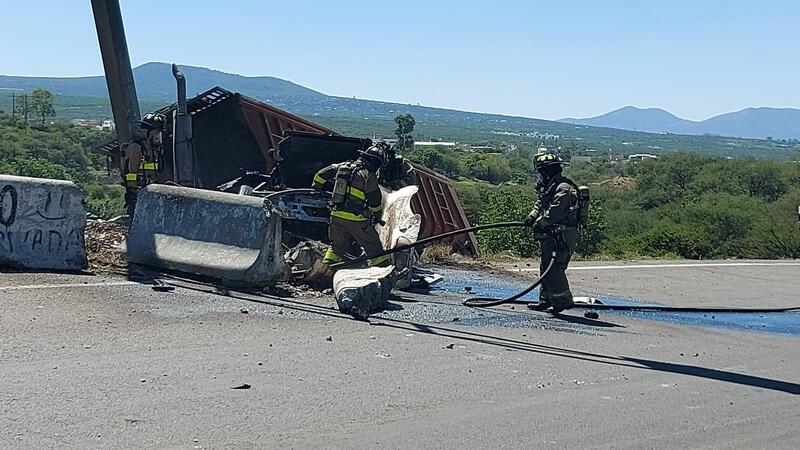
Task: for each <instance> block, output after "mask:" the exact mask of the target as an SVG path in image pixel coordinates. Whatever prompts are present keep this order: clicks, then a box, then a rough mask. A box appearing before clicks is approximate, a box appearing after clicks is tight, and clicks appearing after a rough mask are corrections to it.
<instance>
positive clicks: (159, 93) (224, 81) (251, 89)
mask: <svg viewBox="0 0 800 450" xmlns="http://www.w3.org/2000/svg"><path fill="white" fill-rule="evenodd" d="M180 68H181V71H182V72H183V74H184V75H185V76H186V92H187V94H188V95H189V96H190V97H191V96H193V95H194V94H199V93H201V92H203V91H205V90H207V89H209V88H211V87H214V86H223V87H226V88H227V89H228V90H232V91H239V92H247V93H248V95H250V96H252V97H257V98H260V99H264V100H267V101H268V100H269V99H270V97H274V98H296V99H307V98H318V99H319V98H324V97H326V95H325V94H321V93H319V92H317V91H314V90H312V89H308V88H305V87H303V86H300V85H299V84H295V83H292V82H290V81H286V80H282V79H280V78H274V77H245V76H242V75H235V74H230V73H225V72H220V71H218V70H212V69H206V68H205V67H193V66H180ZM133 78H134V80H135V81H136V94H137V95H138V96H139V98H142V99H148V100H165V101H174V99H175V95H176V94H175V78H173V77H172V66H171V65H170V64H165V63H158V62H151V63H147V64H142V65H141V66H138V67H136V68H135V69H133ZM35 87H43V88H45V89H48V90H49V91H51V92H53V93H54V94H57V95H71V96H83V97H107V96H108V88H107V87H106V80H105V77H104V76H102V75H99V76H94V77H74V78H54V77H12V76H5V75H0V89H23V90H31V89H33V88H35Z"/></svg>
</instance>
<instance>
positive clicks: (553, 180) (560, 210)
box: [524, 153, 589, 314]
mask: <svg viewBox="0 0 800 450" xmlns="http://www.w3.org/2000/svg"><path fill="white" fill-rule="evenodd" d="M565 164H566V163H565V162H564V161H563V160H562V159H561V158H559V157H558V156H557V155H554V154H551V153H537V154H536V156H535V157H534V161H533V167H534V170H535V171H536V175H537V182H536V190H537V193H538V199H537V201H536V203H535V204H534V207H533V210H532V211H531V212H530V214H528V217H527V218H526V219H525V221H524V222H525V225H527V226H529V227H531V228H532V230H533V232H534V234H535V236H536V238H537V239H538V241H539V244H540V248H541V252H542V258H541V262H540V266H539V273H540V274H544V273H545V271H546V270H547V268H548V266H549V265H550V263H551V260H553V259H555V260H554V261H553V266H552V268H550V271H549V272H547V273H546V275H545V276H544V278H543V280H542V284H541V286H540V290H539V302H538V303H530V304H528V308H530V309H534V310H537V311H545V310H547V311H548V312H551V313H553V314H558V313H559V312H561V311H564V310H566V309H570V308H572V307H573V306H574V304H573V299H572V292H571V291H570V288H569V282H568V281H567V275H566V273H565V272H566V270H567V266H568V265H569V261H570V259H571V258H572V253H573V252H574V251H575V247H576V245H577V243H578V233H579V229H581V228H583V227H585V226H586V225H587V222H588V215H589V189H588V188H586V187H580V188H579V187H578V186H577V185H576V184H575V183H574V182H573V181H572V180H570V179H569V178H567V177H565V176H564V175H563V174H562V166H563V165H565Z"/></svg>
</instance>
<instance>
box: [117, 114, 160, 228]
mask: <svg viewBox="0 0 800 450" xmlns="http://www.w3.org/2000/svg"><path fill="white" fill-rule="evenodd" d="M166 123H167V120H166V117H164V115H162V114H154V113H150V114H146V115H145V116H144V117H143V118H142V120H140V121H139V133H138V134H137V135H136V136H134V138H133V140H131V142H128V143H127V144H125V145H123V146H122V152H121V154H120V156H121V167H120V169H121V172H122V179H123V183H124V185H125V207H126V209H127V211H128V215H129V216H131V217H133V213H134V210H135V208H136V195H137V194H138V192H139V189H140V188H142V187H144V186H147V185H148V184H150V183H153V182H154V181H155V180H156V174H157V173H158V171H159V163H160V161H161V158H162V156H163V149H162V147H161V142H162V138H161V133H162V131H164V129H165V126H166Z"/></svg>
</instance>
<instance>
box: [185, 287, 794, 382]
mask: <svg viewBox="0 0 800 450" xmlns="http://www.w3.org/2000/svg"><path fill="white" fill-rule="evenodd" d="M180 281H181V282H180V283H171V284H174V285H175V286H176V287H180V288H184V289H189V290H194V291H197V292H204V293H208V294H216V292H215V290H214V288H213V287H210V286H208V285H206V284H201V283H197V282H194V281H190V280H180ZM227 296H228V297H231V298H235V299H238V300H245V301H249V302H254V303H260V304H265V305H270V306H276V307H281V308H286V309H292V310H295V311H300V312H306V313H312V314H318V315H323V316H327V317H335V318H340V319H346V320H355V319H353V318H352V317H350V316H348V315H346V314H342V313H339V312H338V311H336V310H335V309H331V308H328V307H323V306H318V305H313V304H309V303H303V302H299V301H296V300H292V299H288V298H284V297H274V296H269V295H267V294H262V293H248V292H241V291H233V290H230V291H227ZM566 317H570V318H571V319H572V320H578V321H579V322H577V323H583V324H587V325H592V326H596V325H594V322H596V321H594V320H590V319H583V318H580V317H574V316H561V317H560V318H562V319H564V318H566ZM369 324H370V325H371V326H381V327H387V328H394V329H398V330H403V331H414V332H418V333H424V334H428V335H433V336H441V337H446V338H448V339H458V340H462V341H468V342H474V343H479V344H485V345H491V346H496V347H501V348H506V349H511V350H517V351H524V352H531V353H537V354H542V355H548V356H555V357H560V358H569V359H575V360H580V361H586V362H591V363H597V364H607V365H615V366H621V367H630V368H634V369H641V370H652V371H657V372H665V373H674V374H679V375H685V376H692V377H698V378H705V379H709V380H715V381H720V382H725V383H733V384H739V385H744V386H752V387H758V388H762V389H769V390H773V391H780V392H786V393H788V394H792V395H800V384H797V383H792V382H788V381H781V380H774V379H771V378H763V377H757V376H752V375H746V374H740V373H733V372H728V371H724V370H717V369H709V368H705V367H699V366H692V365H686V364H676V363H670V362H664V361H655V360H649V359H644V358H635V357H628V356H610V355H603V354H599V353H592V352H584V351H580V350H570V349H566V348H560V347H553V346H548V345H542V344H536V343H533V342H525V341H518V340H514V339H507V338H503V337H499V336H492V335H490V334H483V333H475V332H472V331H466V330H463V329H456V328H449V327H443V326H439V325H430V324H424V323H417V322H411V321H405V320H401V319H393V318H387V317H381V318H378V319H374V318H373V319H371V320H370V322H369Z"/></svg>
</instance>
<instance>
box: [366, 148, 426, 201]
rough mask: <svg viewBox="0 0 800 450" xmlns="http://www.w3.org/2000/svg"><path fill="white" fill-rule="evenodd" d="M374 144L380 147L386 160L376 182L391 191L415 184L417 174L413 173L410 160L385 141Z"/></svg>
mask: <svg viewBox="0 0 800 450" xmlns="http://www.w3.org/2000/svg"><path fill="white" fill-rule="evenodd" d="M375 145H376V146H379V147H381V149H383V151H384V152H385V153H386V160H385V162H384V164H383V166H382V167H381V171H380V176H379V177H378V184H380V185H381V186H383V187H385V188H386V189H389V190H392V191H397V190H399V189H402V188H404V187H406V186H412V185H416V184H417V176H416V174H415V173H414V166H412V165H411V161H409V160H407V159H406V158H405V157H403V155H399V154H397V152H396V151H395V147H394V146H393V145H389V144H388V143H387V142H384V141H381V142H378V143H377V144H375Z"/></svg>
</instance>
